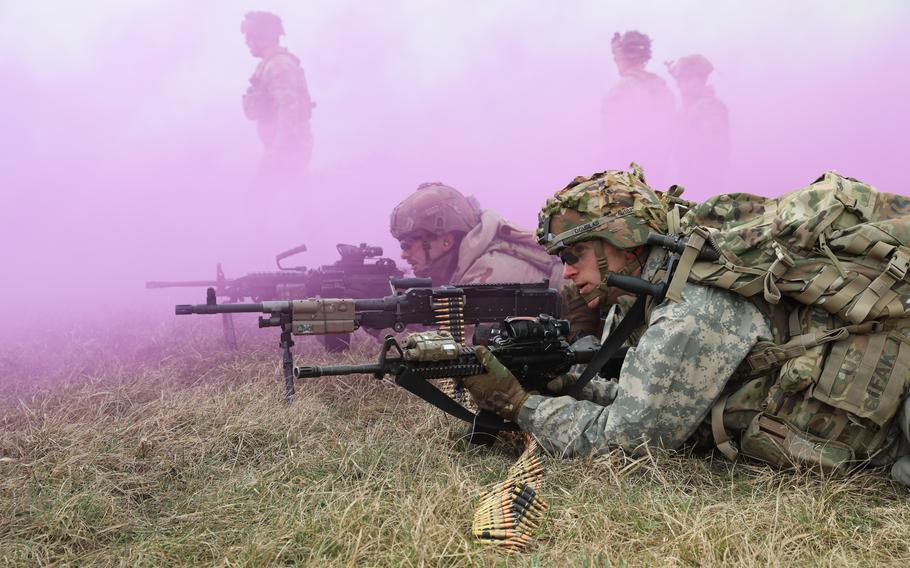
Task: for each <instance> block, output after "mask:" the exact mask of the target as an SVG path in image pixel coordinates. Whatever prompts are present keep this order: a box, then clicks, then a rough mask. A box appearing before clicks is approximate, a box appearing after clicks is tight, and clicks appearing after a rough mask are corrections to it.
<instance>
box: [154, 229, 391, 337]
mask: <svg viewBox="0 0 910 568" xmlns="http://www.w3.org/2000/svg"><path fill="white" fill-rule="evenodd" d="M336 249H337V250H338V254H339V255H340V256H341V258H340V259H339V260H338V261H336V262H335V263H334V264H327V265H324V266H321V267H319V268H316V269H308V268H306V267H305V266H293V267H288V266H284V265H282V261H283V260H285V259H286V258H288V257H290V256H293V255H296V254H299V253H301V252H305V251H306V250H307V248H306V245H300V246H297V247H294V248H292V249H289V250H286V251H284V252H282V253H281V254H279V255H277V256H276V257H275V264H276V265H277V266H278V269H279V270H277V271H272V272H252V273H250V274H247V275H245V276H240V277H239V278H225V277H224V271H223V270H222V269H221V264H219V265H218V266H217V268H216V276H215V280H189V281H182V282H146V283H145V287H146V288H194V287H204V288H210V289H212V290H214V291H215V296H216V297H217V298H223V299H225V300H226V302H227V303H231V304H236V303H239V302H243V301H244V300H246V299H249V300H251V301H253V302H263V301H269V300H289V299H292V298H308V297H317V296H318V297H322V298H375V297H378V296H383V295H385V294H387V293H388V292H389V279H390V278H402V277H403V276H404V272H402V271H401V270H400V269H399V268H398V266H397V265H396V264H395V261H393V260H392V259H390V258H381V257H382V248H381V247H376V246H370V245H367V244H366V243H360V245H359V246H354V245H347V244H338V245H336ZM222 324H223V328H224V339H225V343H226V344H227V345H228V347H230V348H231V349H236V348H237V336H236V334H235V332H234V323H233V320H232V319H231V315H230V313H228V312H224V315H223V316H222ZM324 339H325V341H324V344H325V346H326V349H327V350H328V351H331V352H339V351H344V349H345V348H347V346H348V344H349V343H350V334H340V335H333V336H326V337H325V338H324Z"/></svg>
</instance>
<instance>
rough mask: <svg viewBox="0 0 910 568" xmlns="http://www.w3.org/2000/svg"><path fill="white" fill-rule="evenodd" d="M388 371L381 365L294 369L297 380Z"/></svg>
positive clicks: (312, 366)
mask: <svg viewBox="0 0 910 568" xmlns="http://www.w3.org/2000/svg"><path fill="white" fill-rule="evenodd" d="M384 371H388V369H383V368H382V367H381V366H380V365H379V363H364V364H362V365H324V366H320V365H311V366H303V367H294V378H295V379H314V378H316V377H331V376H337V375H361V374H362V375H375V374H376V373H382V372H384Z"/></svg>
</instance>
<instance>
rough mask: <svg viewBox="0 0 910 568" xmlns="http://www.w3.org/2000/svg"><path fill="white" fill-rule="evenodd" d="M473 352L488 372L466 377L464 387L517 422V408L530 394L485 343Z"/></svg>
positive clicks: (487, 406) (481, 404) (480, 402)
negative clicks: (484, 345)
mask: <svg viewBox="0 0 910 568" xmlns="http://www.w3.org/2000/svg"><path fill="white" fill-rule="evenodd" d="M474 354H475V355H476V356H477V360H478V361H480V363H481V364H483V366H484V368H485V369H486V370H487V372H486V373H484V374H482V375H474V376H473V377H468V378H466V379H464V386H465V388H466V389H468V392H470V393H471V397H472V398H473V399H474V402H475V403H476V404H477V406H478V407H480V408H482V409H484V410H489V411H490V412H493V413H494V414H497V415H498V416H500V417H502V418H505V419H506V420H511V421H512V422H515V419H516V418H517V417H518V411H519V410H520V409H521V406H522V405H523V404H524V403H525V401H526V400H527V399H528V396H530V395H529V394H528V393H527V391H525V389H524V388H522V386H521V384H520V383H519V382H518V379H516V378H515V375H513V374H512V372H511V371H509V370H508V369H507V368H506V367H505V366H504V365H503V364H502V363H500V362H499V360H497V359H496V357H494V356H493V354H492V353H490V351H489V350H488V349H487V348H486V347H483V346H480V347H477V348H476V349H475V351H474Z"/></svg>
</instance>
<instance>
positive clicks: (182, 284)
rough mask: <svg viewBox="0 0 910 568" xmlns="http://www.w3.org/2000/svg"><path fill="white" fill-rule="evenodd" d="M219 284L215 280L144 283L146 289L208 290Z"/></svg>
mask: <svg viewBox="0 0 910 568" xmlns="http://www.w3.org/2000/svg"><path fill="white" fill-rule="evenodd" d="M220 284H221V283H220V282H216V281H215V280H181V281H175V282H169V281H164V280H151V281H149V282H146V283H145V287H146V288H208V287H210V286H219V285H220Z"/></svg>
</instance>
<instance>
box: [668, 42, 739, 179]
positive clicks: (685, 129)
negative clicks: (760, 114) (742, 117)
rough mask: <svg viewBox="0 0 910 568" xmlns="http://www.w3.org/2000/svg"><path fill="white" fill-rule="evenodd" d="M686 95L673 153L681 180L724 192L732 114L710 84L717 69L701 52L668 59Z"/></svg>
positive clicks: (681, 93)
mask: <svg viewBox="0 0 910 568" xmlns="http://www.w3.org/2000/svg"><path fill="white" fill-rule="evenodd" d="M667 69H668V70H669V72H670V75H672V76H673V78H674V79H675V80H676V84H677V86H678V87H679V91H680V95H681V97H682V107H681V108H680V110H679V114H678V120H677V125H676V142H675V149H674V152H673V155H674V157H675V162H676V173H677V178H676V180H677V182H678V183H681V184H684V185H686V186H691V187H696V188H700V189H701V188H704V189H707V190H709V191H711V192H712V193H723V191H724V189H725V185H726V180H727V171H728V169H729V165H730V117H729V112H728V111H727V106H726V105H725V104H724V103H723V102H721V100H720V99H718V98H717V95H715V94H714V89H713V88H712V87H710V86H709V85H708V84H707V80H708V75H710V74H711V72H712V71H713V70H714V67H713V66H712V65H711V63H710V62H709V61H708V60H707V59H706V58H705V57H704V56H701V55H689V56H686V57H683V58H681V59H679V60H678V61H675V62H672V63H668V64H667Z"/></svg>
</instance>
